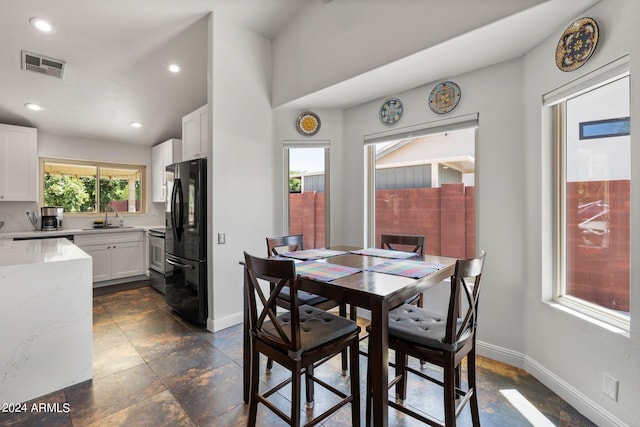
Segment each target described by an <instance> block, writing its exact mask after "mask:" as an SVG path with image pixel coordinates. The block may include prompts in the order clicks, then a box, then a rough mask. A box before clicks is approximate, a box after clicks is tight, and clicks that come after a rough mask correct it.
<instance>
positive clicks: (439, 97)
mask: <svg viewBox="0 0 640 427" xmlns="http://www.w3.org/2000/svg"><path fill="white" fill-rule="evenodd" d="M461 96H462V93H461V92H460V86H458V85H457V84H455V83H454V82H442V83H438V84H437V85H436V87H434V88H433V90H432V91H431V94H430V95H429V107H430V108H431V111H433V112H434V113H437V114H444V113H448V112H449V111H452V110H453V109H454V108H456V107H457V106H458V103H459V102H460V97H461Z"/></svg>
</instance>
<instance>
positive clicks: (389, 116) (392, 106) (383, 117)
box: [378, 98, 403, 126]
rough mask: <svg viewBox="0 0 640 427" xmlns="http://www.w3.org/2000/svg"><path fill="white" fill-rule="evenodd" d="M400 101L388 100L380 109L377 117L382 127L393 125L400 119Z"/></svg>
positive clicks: (401, 108)
mask: <svg viewBox="0 0 640 427" xmlns="http://www.w3.org/2000/svg"><path fill="white" fill-rule="evenodd" d="M402 112H403V107H402V101H400V100H399V99H398V98H389V99H387V100H385V101H384V103H383V104H382V106H381V107H380V113H379V114H378V117H379V118H380V121H381V122H382V124H383V125H386V126H391V125H395V124H396V123H397V122H398V120H400V119H401V118H402Z"/></svg>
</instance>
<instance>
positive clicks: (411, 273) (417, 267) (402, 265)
mask: <svg viewBox="0 0 640 427" xmlns="http://www.w3.org/2000/svg"><path fill="white" fill-rule="evenodd" d="M442 267H444V264H435V263H431V262H424V261H412V260H406V259H404V260H394V261H385V262H383V263H382V264H377V265H372V266H371V267H367V268H365V270H367V271H375V272H377V273H385V274H393V275H395V276H404V277H412V278H414V279H420V278H422V277H424V276H426V275H428V274H431V273H433V272H435V271H438V270H440V269H441V268H442Z"/></svg>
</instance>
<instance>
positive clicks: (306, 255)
mask: <svg viewBox="0 0 640 427" xmlns="http://www.w3.org/2000/svg"><path fill="white" fill-rule="evenodd" d="M344 254H346V252H345V251H334V250H332V249H324V248H320V249H304V250H302V251H293V252H283V253H281V254H279V256H283V257H287V258H295V259H302V260H305V259H321V258H329V257H332V256H336V255H344Z"/></svg>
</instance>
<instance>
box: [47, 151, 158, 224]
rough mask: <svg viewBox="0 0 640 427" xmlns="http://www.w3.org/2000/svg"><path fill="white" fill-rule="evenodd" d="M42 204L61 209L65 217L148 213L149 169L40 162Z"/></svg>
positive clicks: (72, 161)
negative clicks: (109, 212) (110, 212)
mask: <svg viewBox="0 0 640 427" xmlns="http://www.w3.org/2000/svg"><path fill="white" fill-rule="evenodd" d="M40 170H41V184H42V194H41V205H42V206H60V207H62V208H64V211H65V214H72V215H73V214H98V213H104V211H105V208H106V207H107V206H111V207H113V208H115V209H116V210H117V211H118V212H119V213H138V214H139V213H144V212H145V203H144V201H145V182H144V177H145V174H146V167H145V166H144V165H123V164H112V163H99V162H88V161H76V160H64V159H46V158H43V159H41V160H40Z"/></svg>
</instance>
